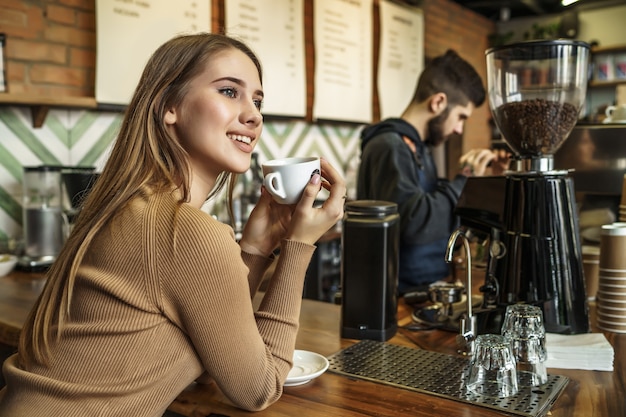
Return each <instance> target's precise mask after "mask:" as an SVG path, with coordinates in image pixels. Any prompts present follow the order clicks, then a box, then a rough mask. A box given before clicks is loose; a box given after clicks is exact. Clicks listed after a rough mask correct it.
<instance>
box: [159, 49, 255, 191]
mask: <svg viewBox="0 0 626 417" xmlns="http://www.w3.org/2000/svg"><path fill="white" fill-rule="evenodd" d="M262 100H263V87H262V85H261V80H260V79H259V73H258V71H257V68H256V66H255V65H254V63H253V62H252V60H250V58H249V57H248V56H247V55H246V54H244V53H243V52H241V51H240V50H238V49H235V48H232V49H226V50H223V51H220V52H218V53H217V54H215V55H214V56H213V57H212V58H210V59H209V60H208V63H207V64H206V66H205V68H204V71H203V72H202V73H200V75H199V76H197V77H196V78H195V79H193V80H192V81H191V83H190V85H189V91H188V93H187V94H186V95H185V98H184V99H183V101H182V103H181V104H180V106H178V107H175V108H171V109H169V110H168V112H167V113H166V115H165V118H164V120H165V123H166V125H167V126H168V129H169V130H170V133H171V134H172V135H173V136H174V137H176V138H177V139H178V140H179V142H180V143H181V145H182V146H183V148H185V150H186V151H187V153H188V154H189V161H190V164H191V169H192V171H193V181H196V180H200V181H202V182H203V183H205V184H207V185H208V186H209V187H212V186H213V185H214V184H215V180H216V178H217V176H218V175H219V174H220V173H221V172H224V171H228V172H234V173H242V172H245V171H246V170H247V169H248V168H249V167H250V155H251V153H252V151H253V150H254V147H255V146H256V143H257V141H258V140H259V137H260V135H261V131H262V129H263V117H262V115H261V111H260V109H261V102H262Z"/></svg>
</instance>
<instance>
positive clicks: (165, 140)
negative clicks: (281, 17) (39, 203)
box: [19, 33, 263, 364]
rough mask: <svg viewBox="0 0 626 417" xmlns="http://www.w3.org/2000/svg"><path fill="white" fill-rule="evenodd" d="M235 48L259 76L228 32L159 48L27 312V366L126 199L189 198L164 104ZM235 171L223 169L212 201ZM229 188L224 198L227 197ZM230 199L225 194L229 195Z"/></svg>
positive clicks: (63, 318) (62, 317) (55, 329)
mask: <svg viewBox="0 0 626 417" xmlns="http://www.w3.org/2000/svg"><path fill="white" fill-rule="evenodd" d="M230 48H235V49H238V50H240V51H242V52H244V53H245V54H246V55H247V56H248V57H250V59H251V60H252V61H253V62H254V64H255V65H256V67H257V70H258V73H259V79H261V80H262V79H263V78H262V71H261V64H260V62H259V60H258V59H257V57H256V56H255V54H254V53H253V52H252V51H251V50H250V49H249V48H248V47H247V46H246V45H245V44H244V43H242V42H240V41H238V40H236V39H233V38H230V37H228V36H225V35H220V34H211V33H202V34H194V35H183V36H179V37H176V38H174V39H172V40H170V41H168V42H166V43H165V44H163V45H162V46H161V47H159V48H158V49H157V50H156V51H155V52H154V54H153V55H152V57H151V58H150V60H149V61H148V63H147V64H146V67H145V69H144V71H143V74H142V75H141V79H140V81H139V84H138V86H137V89H136V90H135V93H134V95H133V97H132V100H131V102H130V103H129V105H128V107H127V109H126V112H125V115H124V120H123V122H122V125H121V128H120V133H119V136H118V137H117V140H116V143H115V145H114V146H113V149H112V151H111V154H110V157H109V159H108V161H107V163H106V166H105V167H104V169H103V171H102V173H101V174H100V176H99V177H98V180H97V181H96V183H95V184H94V186H93V188H92V190H91V192H90V194H89V196H88V197H87V199H86V201H85V202H84V206H83V208H82V210H81V213H80V215H79V217H78V219H77V220H76V223H75V225H74V228H73V230H72V233H71V235H70V236H69V238H68V240H67V242H66V244H65V245H64V247H63V249H62V250H61V253H60V254H59V256H58V258H57V260H56V261H55V262H54V264H53V265H52V266H51V268H50V270H49V271H48V276H47V283H46V285H45V287H44V289H43V292H42V294H41V295H40V297H39V300H38V302H37V304H36V305H35V307H34V308H33V310H32V311H31V313H30V315H29V317H28V320H27V322H26V323H25V324H24V328H23V331H22V334H21V337H20V344H19V351H20V357H21V360H22V361H24V363H32V362H33V361H35V362H37V363H42V364H45V363H47V362H48V358H49V355H50V343H51V340H52V339H53V338H55V337H56V338H58V337H59V336H60V335H61V332H62V329H63V326H64V323H66V322H67V321H68V320H69V319H70V317H69V313H70V305H71V302H72V291H73V288H74V282H75V280H76V274H77V271H78V268H79V267H80V265H81V262H82V260H83V258H84V256H85V254H86V253H87V251H88V249H89V246H90V244H91V242H92V241H93V239H94V237H95V236H96V235H97V234H98V233H99V232H100V230H101V229H102V228H103V227H105V225H106V224H107V223H108V222H109V221H110V220H111V218H112V217H113V216H114V215H115V214H116V213H117V212H119V210H120V209H122V208H123V207H124V206H125V205H126V204H128V202H129V201H130V200H132V199H133V198H134V197H135V196H137V195H139V194H141V193H142V192H145V191H148V190H150V191H153V192H159V191H165V190H171V189H173V188H175V189H179V190H180V192H181V195H182V197H181V200H180V202H181V203H182V202H184V201H188V199H189V187H190V167H189V163H188V160H187V153H186V151H185V150H184V149H183V148H182V146H181V145H180V143H178V142H177V141H176V140H175V139H174V138H172V137H171V136H170V135H169V134H168V132H167V130H166V128H165V124H164V122H163V117H164V115H165V113H166V112H167V110H168V109H170V108H172V107H175V106H178V105H180V103H181V102H182V100H183V97H184V96H185V94H186V93H187V91H188V89H189V82H190V81H191V80H192V79H194V78H195V77H196V76H197V75H198V74H199V73H200V72H201V71H202V70H203V69H204V66H205V64H206V63H207V62H208V61H209V60H210V59H211V57H212V56H214V55H215V54H216V53H218V52H220V51H223V50H225V49H230ZM227 183H229V184H230V187H231V190H230V191H231V193H232V186H233V184H234V176H233V175H231V174H230V173H228V172H223V173H222V174H221V175H220V176H219V177H218V180H217V183H216V186H215V187H214V189H213V190H212V192H211V195H209V196H207V198H210V197H212V196H214V195H216V194H217V193H219V192H220V191H221V190H222V189H223V188H224V186H225V185H226V184H227ZM231 193H229V196H230V195H231ZM229 200H230V197H229Z"/></svg>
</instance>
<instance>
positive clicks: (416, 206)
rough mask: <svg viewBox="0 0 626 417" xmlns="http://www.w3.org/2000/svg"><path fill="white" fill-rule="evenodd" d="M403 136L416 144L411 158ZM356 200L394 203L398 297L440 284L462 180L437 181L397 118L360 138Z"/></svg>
mask: <svg viewBox="0 0 626 417" xmlns="http://www.w3.org/2000/svg"><path fill="white" fill-rule="evenodd" d="M403 137H405V138H406V139H408V140H409V141H411V142H413V143H414V144H415V148H416V152H415V153H413V152H412V151H411V149H410V148H409V146H408V145H407V144H406V143H405V141H404V139H403ZM361 140H362V143H361V150H362V152H361V163H360V166H359V172H358V177H357V199H359V200H366V199H370V200H384V201H392V202H394V203H396V204H398V212H399V214H400V230H401V237H400V283H399V289H400V292H405V291H407V290H409V289H411V288H413V287H417V286H423V285H426V284H429V283H431V282H434V281H437V280H439V279H443V278H445V277H446V276H448V275H449V273H450V268H449V265H448V264H447V263H446V262H445V259H444V256H445V250H446V245H447V241H448V238H449V237H450V234H451V233H452V231H453V230H454V229H455V228H456V227H457V225H458V220H457V218H456V216H454V214H453V210H454V207H455V206H456V203H457V200H458V198H459V196H460V194H461V191H462V190H463V186H464V185H465V182H466V178H465V177H464V176H463V175H457V176H456V177H455V178H454V179H453V180H452V181H448V180H446V179H441V178H437V170H436V167H435V163H434V160H433V157H432V154H431V152H430V149H429V147H428V146H427V145H426V144H425V143H424V142H423V141H422V140H421V138H420V136H419V133H418V132H417V130H415V128H414V127H413V126H412V125H410V124H409V123H407V122H406V121H404V120H402V119H399V118H392V119H386V120H383V121H381V122H380V123H377V124H375V125H371V126H368V127H367V128H365V129H364V130H363V132H362V133H361Z"/></svg>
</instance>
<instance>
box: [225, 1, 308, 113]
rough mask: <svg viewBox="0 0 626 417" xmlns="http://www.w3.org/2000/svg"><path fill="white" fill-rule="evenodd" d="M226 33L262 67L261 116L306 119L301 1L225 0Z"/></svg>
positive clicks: (302, 8)
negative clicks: (252, 53) (243, 44)
mask: <svg viewBox="0 0 626 417" xmlns="http://www.w3.org/2000/svg"><path fill="white" fill-rule="evenodd" d="M224 4H225V9H226V13H225V20H226V23H225V28H226V33H227V34H228V35H230V36H233V37H236V38H239V39H241V40H242V41H244V42H245V43H246V44H247V45H248V46H250V48H252V50H253V51H254V52H255V53H256V54H257V56H258V57H259V59H260V60H261V64H262V66H263V69H264V71H263V92H264V95H265V97H264V99H263V109H262V111H263V114H273V115H281V116H294V117H304V116H306V72H305V50H304V17H303V16H304V0H226V1H225V3H224Z"/></svg>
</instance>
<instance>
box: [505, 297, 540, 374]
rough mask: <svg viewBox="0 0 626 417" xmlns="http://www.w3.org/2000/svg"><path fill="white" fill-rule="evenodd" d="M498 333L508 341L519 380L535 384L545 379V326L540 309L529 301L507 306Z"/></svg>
mask: <svg viewBox="0 0 626 417" xmlns="http://www.w3.org/2000/svg"><path fill="white" fill-rule="evenodd" d="M502 335H503V336H504V337H505V338H506V340H508V341H509V343H510V344H511V349H512V351H513V355H514V357H515V362H516V367H517V375H518V379H519V384H520V385H523V386H538V385H543V384H545V383H546V382H548V374H547V371H546V358H547V351H546V330H545V327H544V324H543V312H542V311H541V309H540V308H539V307H537V306H533V305H530V304H512V305H509V306H507V309H506V314H505V316H504V322H503V323H502Z"/></svg>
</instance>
